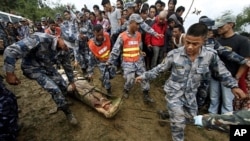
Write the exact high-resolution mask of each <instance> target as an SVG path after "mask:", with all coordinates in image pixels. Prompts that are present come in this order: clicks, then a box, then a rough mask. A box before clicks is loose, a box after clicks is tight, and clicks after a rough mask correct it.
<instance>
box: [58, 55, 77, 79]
mask: <svg viewBox="0 0 250 141" xmlns="http://www.w3.org/2000/svg"><path fill="white" fill-rule="evenodd" d="M60 63H61V65H62V67H63V69H64V71H65V74H66V75H67V77H68V80H69V82H70V83H73V82H74V73H73V68H72V65H71V61H70V52H69V51H67V52H65V54H64V55H63V56H62V57H61V62H60Z"/></svg>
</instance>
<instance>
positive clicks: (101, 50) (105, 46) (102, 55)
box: [88, 32, 111, 62]
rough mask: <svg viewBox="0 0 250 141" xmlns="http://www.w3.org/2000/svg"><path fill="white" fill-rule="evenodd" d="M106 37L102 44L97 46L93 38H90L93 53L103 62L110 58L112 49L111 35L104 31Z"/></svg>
mask: <svg viewBox="0 0 250 141" xmlns="http://www.w3.org/2000/svg"><path fill="white" fill-rule="evenodd" d="M104 38H105V41H104V42H103V43H102V45H101V46H97V45H96V44H95V42H94V40H93V39H90V40H89V42H88V44H89V48H90V50H91V51H92V53H93V54H94V55H95V57H96V58H97V59H99V60H100V61H102V62H104V61H107V60H108V58H109V54H110V50H111V43H110V37H109V34H108V33H107V32H104Z"/></svg>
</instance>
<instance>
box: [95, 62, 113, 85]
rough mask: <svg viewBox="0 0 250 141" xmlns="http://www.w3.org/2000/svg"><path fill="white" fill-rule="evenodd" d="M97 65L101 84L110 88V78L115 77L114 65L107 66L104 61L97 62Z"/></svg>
mask: <svg viewBox="0 0 250 141" xmlns="http://www.w3.org/2000/svg"><path fill="white" fill-rule="evenodd" d="M98 67H99V69H100V72H101V80H102V85H103V87H104V88H105V89H109V88H111V83H110V79H112V78H114V77H115V74H116V72H115V67H114V66H107V65H106V64H105V63H100V64H98Z"/></svg>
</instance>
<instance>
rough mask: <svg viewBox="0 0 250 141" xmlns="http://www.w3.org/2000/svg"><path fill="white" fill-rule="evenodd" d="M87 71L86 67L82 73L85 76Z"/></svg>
mask: <svg viewBox="0 0 250 141" xmlns="http://www.w3.org/2000/svg"><path fill="white" fill-rule="evenodd" d="M86 73H87V70H86V69H85V68H82V74H83V76H85V75H86Z"/></svg>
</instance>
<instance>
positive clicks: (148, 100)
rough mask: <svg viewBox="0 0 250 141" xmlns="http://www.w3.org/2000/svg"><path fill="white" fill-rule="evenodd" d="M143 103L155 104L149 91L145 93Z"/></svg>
mask: <svg viewBox="0 0 250 141" xmlns="http://www.w3.org/2000/svg"><path fill="white" fill-rule="evenodd" d="M143 95H144V96H143V101H144V102H150V103H153V102H154V99H152V98H151V97H150V96H149V94H148V91H143Z"/></svg>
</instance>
